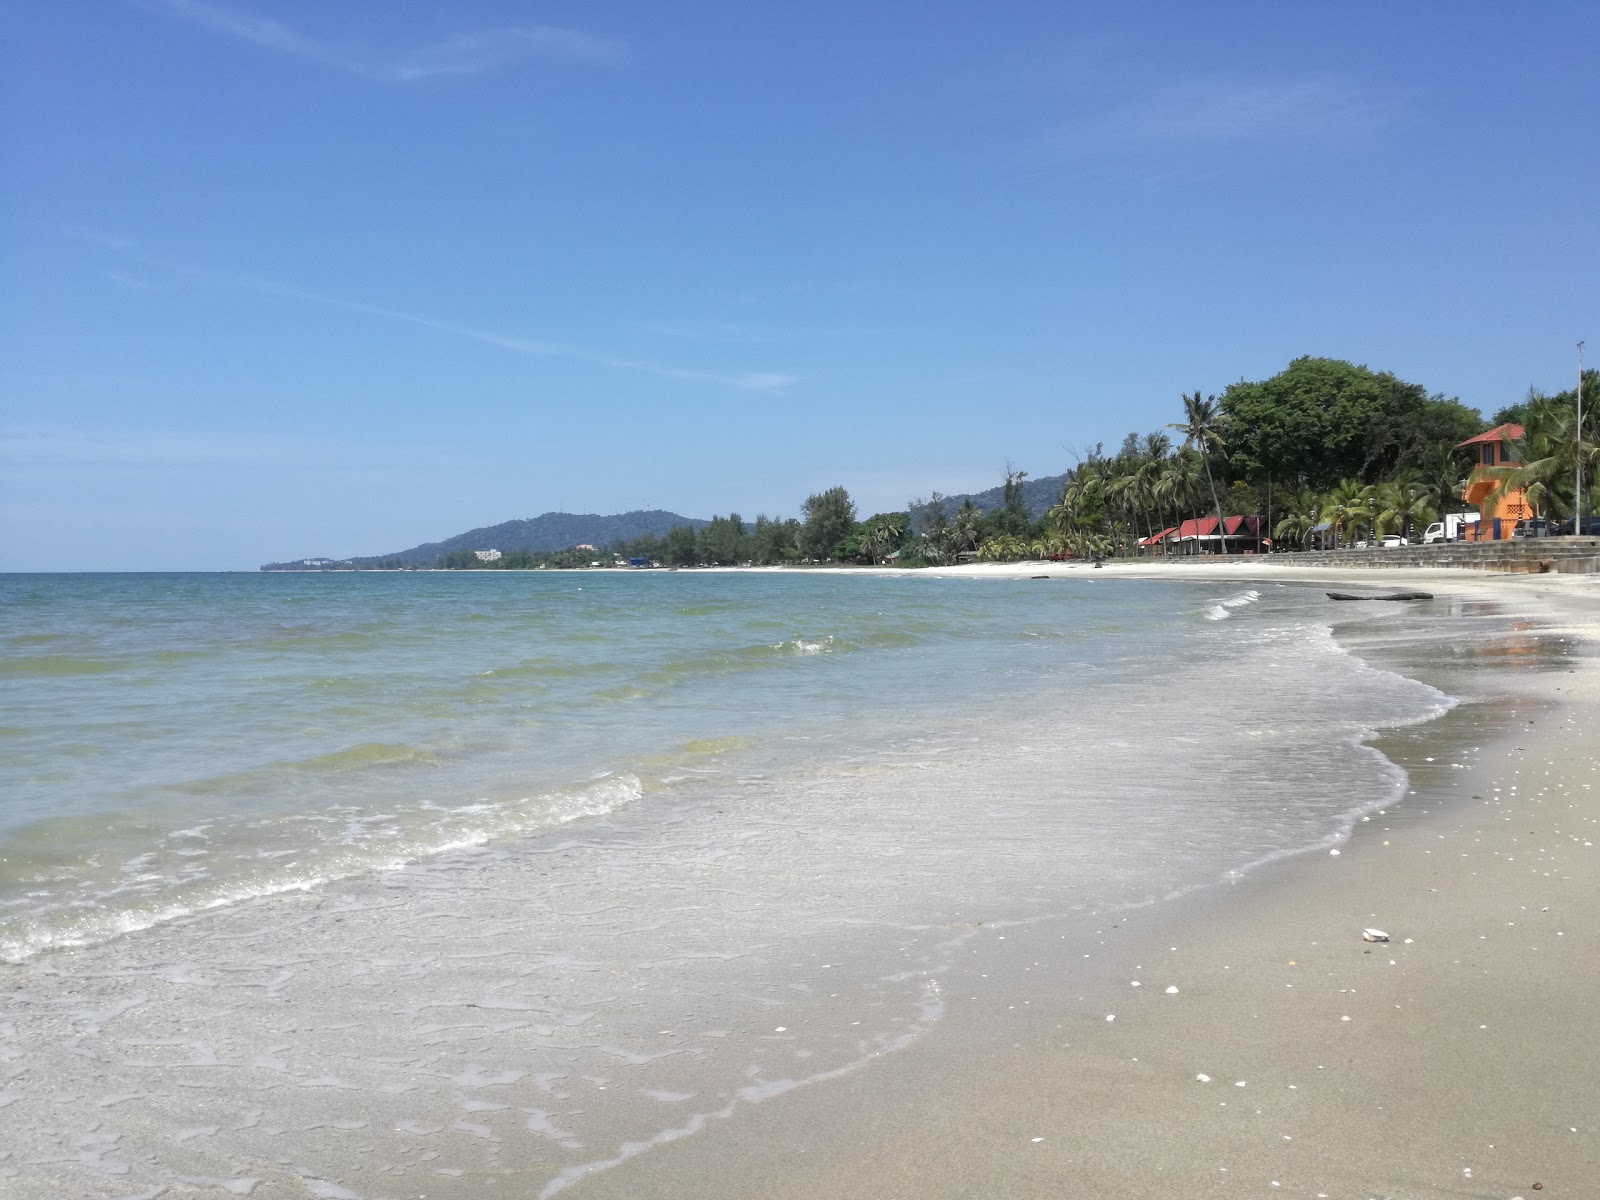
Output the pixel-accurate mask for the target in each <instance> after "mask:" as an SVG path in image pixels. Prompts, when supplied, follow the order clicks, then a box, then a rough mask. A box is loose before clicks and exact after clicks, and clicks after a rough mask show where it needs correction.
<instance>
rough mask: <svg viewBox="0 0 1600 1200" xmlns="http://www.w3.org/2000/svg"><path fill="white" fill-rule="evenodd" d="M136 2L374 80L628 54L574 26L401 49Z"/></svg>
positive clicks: (486, 33) (491, 32) (191, 5)
mask: <svg viewBox="0 0 1600 1200" xmlns="http://www.w3.org/2000/svg"><path fill="white" fill-rule="evenodd" d="M140 6H141V7H143V8H146V9H148V10H150V11H153V12H157V13H160V14H162V15H164V16H168V17H171V18H173V19H176V20H180V21H184V22H186V23H188V24H190V25H193V26H195V27H196V28H199V29H203V30H206V31H207V32H210V33H213V34H216V35H217V36H219V37H224V38H228V39H231V40H233V41H236V42H243V43H246V44H247V45H251V46H254V47H256V48H257V49H260V50H268V51H272V52H275V53H278V54H286V55H289V56H290V57H293V58H298V59H301V60H303V61H305V62H311V63H316V64H317V65H319V66H322V67H327V68H329V69H331V70H335V71H341V72H343V73H345V74H347V75H354V76H356V77H357V78H360V79H366V80H369V81H371V82H374V83H386V84H402V85H403V84H409V83H418V82H421V81H424V80H429V79H438V78H463V77H469V76H474V75H484V74H487V73H489V72H491V71H496V70H500V69H502V68H505V67H509V66H513V65H515V64H517V63H519V62H524V61H528V60H531V59H544V60H547V61H559V62H570V63H579V64H583V65H590V66H612V65H615V64H617V63H620V62H621V61H622V60H623V59H624V58H625V57H626V50H625V48H624V47H623V46H622V44H621V43H619V42H615V41H612V40H610V39H609V38H603V37H598V36H596V35H594V34H590V33H584V32H583V31H581V30H577V29H563V28H559V27H556V26H551V25H529V26H519V27H515V28H508V29H485V30H478V31H475V32H471V33H460V34H456V35H454V36H452V37H449V38H446V39H445V40H443V41H441V42H435V43H433V44H431V45H427V46H422V47H419V48H417V49H415V50H410V51H406V52H404V53H400V54H378V53H372V52H368V51H364V50H357V49H349V48H345V47H341V46H336V45H334V44H332V43H329V42H324V41H320V40H318V39H316V38H313V37H309V36H307V35H305V34H302V33H299V32H297V31H295V30H293V29H290V28H289V27H288V26H286V25H284V24H282V23H281V22H279V21H274V20H272V19H271V18H269V17H259V16H256V15H255V14H253V13H248V12H242V11H240V10H238V9H232V8H224V7H223V6H221V5H217V4H209V3H206V2H205V0H141V4H140Z"/></svg>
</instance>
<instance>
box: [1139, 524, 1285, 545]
mask: <svg viewBox="0 0 1600 1200" xmlns="http://www.w3.org/2000/svg"><path fill="white" fill-rule="evenodd" d="M1222 529H1223V533H1224V535H1225V536H1226V537H1227V540H1228V553H1229V554H1254V553H1255V552H1256V551H1257V550H1258V549H1260V548H1261V547H1262V546H1263V545H1271V543H1270V542H1266V541H1263V539H1262V537H1261V518H1260V517H1224V518H1223V519H1222ZM1164 542H1171V543H1174V544H1176V545H1177V547H1178V552H1179V553H1180V554H1220V553H1221V552H1222V538H1221V537H1218V536H1217V519H1216V518H1215V517H1193V518H1191V519H1189V520H1187V521H1185V522H1183V524H1181V525H1175V526H1173V527H1172V528H1171V529H1163V530H1162V531H1161V532H1160V533H1157V534H1154V535H1153V536H1151V537H1147V538H1145V539H1143V540H1142V541H1141V542H1140V543H1139V545H1141V546H1144V547H1146V548H1150V547H1155V546H1159V545H1161V544H1162V543H1164Z"/></svg>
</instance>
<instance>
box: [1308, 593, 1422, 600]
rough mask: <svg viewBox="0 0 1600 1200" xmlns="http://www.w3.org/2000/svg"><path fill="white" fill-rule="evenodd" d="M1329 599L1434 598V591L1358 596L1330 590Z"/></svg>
mask: <svg viewBox="0 0 1600 1200" xmlns="http://www.w3.org/2000/svg"><path fill="white" fill-rule="evenodd" d="M1328 599H1329V600H1432V599H1433V593H1432V592H1389V593H1387V594H1385V595H1382V596H1373V595H1367V596H1356V595H1352V594H1351V593H1350V592H1329V593H1328Z"/></svg>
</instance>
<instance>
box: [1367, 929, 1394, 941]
mask: <svg viewBox="0 0 1600 1200" xmlns="http://www.w3.org/2000/svg"><path fill="white" fill-rule="evenodd" d="M1361 940H1362V941H1364V942H1387V941H1388V940H1389V935H1388V934H1387V933H1385V932H1384V931H1383V930H1381V929H1363V930H1362V931H1361Z"/></svg>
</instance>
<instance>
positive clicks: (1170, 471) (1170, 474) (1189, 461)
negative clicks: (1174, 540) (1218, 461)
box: [1155, 446, 1205, 526]
mask: <svg viewBox="0 0 1600 1200" xmlns="http://www.w3.org/2000/svg"><path fill="white" fill-rule="evenodd" d="M1204 478H1205V477H1204V475H1203V474H1202V473H1201V465H1200V456H1199V455H1198V454H1196V453H1195V452H1194V451H1193V450H1192V449H1190V448H1189V447H1187V446H1186V447H1184V448H1183V449H1182V450H1179V451H1178V452H1177V453H1176V454H1174V455H1173V456H1172V457H1171V458H1169V459H1167V460H1166V463H1165V464H1164V465H1163V466H1162V468H1161V478H1160V479H1158V480H1157V481H1156V484H1155V496H1156V499H1157V500H1158V501H1159V502H1161V503H1163V504H1170V505H1171V506H1172V512H1173V522H1172V523H1173V525H1175V526H1176V525H1182V524H1183V514H1184V513H1185V512H1186V511H1188V510H1189V508H1190V506H1191V505H1192V504H1193V503H1194V501H1195V499H1196V498H1197V497H1198V495H1199V493H1200V487H1201V484H1202V483H1203V482H1204Z"/></svg>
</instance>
